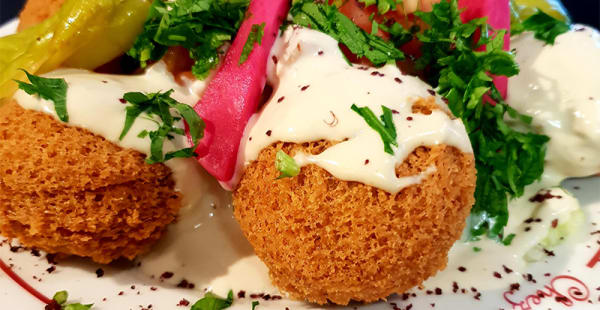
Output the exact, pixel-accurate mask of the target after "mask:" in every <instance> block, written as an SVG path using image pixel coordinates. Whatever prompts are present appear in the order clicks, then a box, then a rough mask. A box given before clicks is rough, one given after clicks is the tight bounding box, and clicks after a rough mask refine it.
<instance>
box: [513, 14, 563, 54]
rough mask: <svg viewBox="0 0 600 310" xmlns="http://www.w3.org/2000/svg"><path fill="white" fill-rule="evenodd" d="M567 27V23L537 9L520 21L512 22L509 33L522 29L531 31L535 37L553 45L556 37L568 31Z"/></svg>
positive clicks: (521, 30)
mask: <svg viewBox="0 0 600 310" xmlns="http://www.w3.org/2000/svg"><path fill="white" fill-rule="evenodd" d="M569 29H570V26H569V24H568V23H566V22H564V21H561V20H558V19H556V18H554V17H552V16H550V15H548V14H546V13H544V12H543V11H541V10H538V11H537V13H535V14H534V15H532V16H530V17H529V18H527V19H526V20H524V21H523V22H522V23H517V24H513V25H512V29H511V34H512V35H516V34H520V33H522V32H524V31H532V32H533V33H534V36H535V38H536V39H538V40H542V41H544V42H546V43H547V44H552V45H553V44H554V41H555V40H556V37H558V36H559V35H561V34H563V33H565V32H567V31H569Z"/></svg>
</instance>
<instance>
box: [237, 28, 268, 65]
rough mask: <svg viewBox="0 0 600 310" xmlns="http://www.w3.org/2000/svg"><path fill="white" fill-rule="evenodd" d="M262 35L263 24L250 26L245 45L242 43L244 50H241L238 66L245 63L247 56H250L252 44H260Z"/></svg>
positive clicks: (263, 33) (263, 32)
mask: <svg viewBox="0 0 600 310" xmlns="http://www.w3.org/2000/svg"><path fill="white" fill-rule="evenodd" d="M264 35H265V23H262V24H260V25H252V28H251V29H250V33H248V38H247V39H246V43H244V48H243V49H242V55H241V56H240V65H241V64H243V63H244V62H246V60H247V59H248V56H250V53H252V49H254V44H258V45H261V44H262V38H263V36H264Z"/></svg>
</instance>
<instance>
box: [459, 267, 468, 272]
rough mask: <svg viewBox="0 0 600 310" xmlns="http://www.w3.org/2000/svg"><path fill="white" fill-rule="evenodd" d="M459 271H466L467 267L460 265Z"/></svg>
mask: <svg viewBox="0 0 600 310" xmlns="http://www.w3.org/2000/svg"><path fill="white" fill-rule="evenodd" d="M458 271H460V272H465V271H467V268H465V267H463V266H460V267H458Z"/></svg>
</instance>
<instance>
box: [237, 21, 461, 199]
mask: <svg viewBox="0 0 600 310" xmlns="http://www.w3.org/2000/svg"><path fill="white" fill-rule="evenodd" d="M272 56H273V57H272V59H276V60H277V61H276V62H277V63H275V61H271V62H269V70H268V72H269V81H270V83H271V85H273V88H274V92H273V95H272V97H271V100H270V101H269V102H267V103H266V104H265V106H264V108H263V110H262V111H261V112H260V113H259V114H258V115H257V116H256V117H255V118H254V119H253V121H252V122H251V124H250V125H249V127H248V128H249V129H247V130H246V136H245V138H244V140H243V141H242V148H241V152H243V156H244V158H243V160H244V161H245V163H246V164H249V163H250V162H252V161H253V160H255V159H256V158H257V157H258V154H259V152H260V151H261V150H263V149H264V148H266V147H267V146H269V145H271V144H273V143H276V142H279V141H283V142H293V143H303V142H312V141H318V140H328V141H342V142H340V143H338V144H336V145H334V146H332V147H330V148H328V149H327V150H325V151H324V152H322V153H321V154H318V155H309V154H299V155H296V156H295V159H296V162H297V163H298V164H299V165H301V166H303V165H308V164H315V165H317V166H319V167H321V168H323V169H325V170H327V171H328V172H329V173H331V174H332V175H334V176H335V177H337V178H338V179H341V180H346V181H357V182H361V183H363V184H367V185H371V186H374V187H377V188H380V189H383V190H385V191H387V192H390V193H393V194H395V193H397V192H399V191H400V190H401V189H402V188H405V187H407V186H410V185H413V184H418V183H420V182H421V180H422V179H423V178H424V177H426V176H427V174H428V172H429V173H430V172H432V171H435V170H434V169H435V167H431V168H432V169H428V170H427V171H425V173H422V174H419V175H414V176H409V177H402V178H398V177H397V176H396V172H395V169H396V167H397V166H399V165H400V164H401V163H402V162H403V161H404V160H405V159H406V157H408V155H410V153H412V152H413V151H414V150H415V149H416V148H417V147H419V146H434V145H439V144H447V145H451V146H454V147H456V148H458V149H459V150H461V151H462V152H465V153H472V148H471V143H470V141H469V137H468V135H467V133H466V130H465V128H464V125H463V124H462V122H461V121H460V120H458V119H453V118H452V117H450V116H449V114H450V113H449V111H448V109H447V107H446V105H445V104H444V102H443V101H442V99H441V97H439V96H437V95H435V93H433V91H432V90H431V88H430V87H429V86H428V85H427V84H425V83H424V82H423V81H421V80H419V79H418V78H416V77H410V76H404V75H402V73H401V72H400V70H398V68H397V67H396V66H394V65H387V66H384V67H382V68H367V67H359V66H351V65H349V64H348V63H347V62H346V61H345V60H344V56H343V54H342V53H341V51H340V49H339V47H338V43H337V41H335V40H334V39H333V38H331V37H329V36H327V35H326V34H323V33H321V32H318V31H315V30H310V29H307V28H301V27H294V28H289V29H288V30H287V31H286V32H285V33H284V34H283V37H282V38H281V39H279V40H277V42H276V44H275V47H274V48H273V50H272ZM432 95H435V103H436V104H437V105H438V106H439V108H440V109H438V110H434V111H432V113H431V114H430V115H424V114H419V113H412V106H413V103H415V102H416V101H418V100H419V99H422V98H428V97H431V96H432ZM352 104H356V105H357V106H359V107H364V106H366V107H369V108H370V109H371V110H372V111H373V113H374V114H375V115H376V116H379V115H381V114H382V113H383V112H382V108H381V107H382V106H386V107H388V108H390V109H392V110H393V111H394V114H393V121H394V124H395V126H396V132H397V135H398V138H397V142H398V147H393V146H392V148H393V150H394V155H391V154H388V153H386V152H385V151H384V144H383V142H382V139H381V138H380V136H379V134H378V133H377V132H376V131H375V130H373V129H372V128H371V127H369V125H368V124H367V123H366V122H365V120H364V119H363V118H362V117H361V116H360V115H359V114H357V113H356V112H354V111H353V110H351V108H350V107H351V106H352Z"/></svg>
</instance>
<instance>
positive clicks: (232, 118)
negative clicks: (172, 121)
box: [194, 0, 290, 182]
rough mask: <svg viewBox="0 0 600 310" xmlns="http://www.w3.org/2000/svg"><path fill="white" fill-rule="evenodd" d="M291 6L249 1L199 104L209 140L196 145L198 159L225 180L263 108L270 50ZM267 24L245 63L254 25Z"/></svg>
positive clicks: (282, 0) (279, 0) (284, 1)
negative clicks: (248, 129)
mask: <svg viewBox="0 0 600 310" xmlns="http://www.w3.org/2000/svg"><path fill="white" fill-rule="evenodd" d="M289 6H290V1H289V0H252V1H251V2H250V7H249V8H248V14H247V16H248V18H247V19H246V20H245V21H244V22H243V24H242V26H241V27H240V30H239V32H238V34H237V36H236V38H235V40H234V42H233V44H232V45H231V48H230V49H229V51H228V52H227V55H226V56H225V59H224V61H223V64H222V66H221V67H220V68H219V70H218V71H217V73H216V74H215V76H214V78H213V80H212V81H211V82H210V83H209V84H208V86H207V88H206V90H205V91H204V94H203V95H202V99H201V100H200V101H199V102H198V103H197V104H196V106H195V107H194V110H196V112H198V114H199V115H200V117H202V118H203V119H204V122H205V123H206V129H205V130H204V138H203V139H202V140H201V141H200V144H199V146H198V148H197V149H196V152H197V154H198V161H199V162H200V164H202V166H203V167H204V168H205V169H206V171H208V173H210V174H211V175H213V176H214V177H215V178H217V180H219V181H221V182H228V181H230V180H231V179H232V177H233V175H234V172H235V168H236V162H237V159H238V150H239V146H240V141H241V139H242V135H243V133H244V128H245V127H246V124H247V123H248V120H249V119H250V117H251V116H252V114H254V113H255V112H256V109H257V107H258V104H259V100H260V96H261V93H262V91H263V89H264V87H265V83H266V70H267V61H268V57H269V52H270V50H271V47H272V46H273V43H274V42H275V38H276V37H277V34H278V31H279V26H280V25H281V23H282V22H283V21H284V20H285V17H286V16H287V12H288V10H289ZM262 23H265V27H264V36H263V37H262V44H261V45H258V44H255V45H254V48H253V50H252V52H251V53H250V55H249V56H248V59H247V60H246V61H245V62H244V63H243V64H241V65H240V56H241V54H242V50H243V48H244V45H245V43H246V39H247V38H248V34H249V33H250V31H251V28H252V26H253V25H261V24H262Z"/></svg>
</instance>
